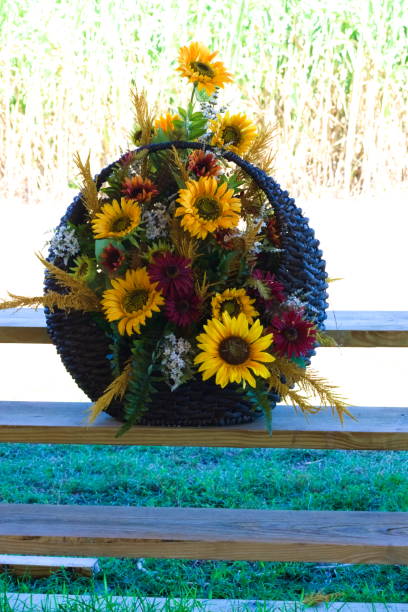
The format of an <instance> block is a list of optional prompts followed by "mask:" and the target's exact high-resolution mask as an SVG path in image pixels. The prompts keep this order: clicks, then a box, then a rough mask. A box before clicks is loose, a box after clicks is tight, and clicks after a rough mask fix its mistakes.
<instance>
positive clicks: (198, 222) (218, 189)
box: [175, 176, 241, 240]
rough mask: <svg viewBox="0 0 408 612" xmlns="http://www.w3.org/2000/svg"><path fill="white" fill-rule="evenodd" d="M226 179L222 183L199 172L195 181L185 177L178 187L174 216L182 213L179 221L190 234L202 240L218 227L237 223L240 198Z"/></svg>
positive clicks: (233, 225) (179, 215)
mask: <svg viewBox="0 0 408 612" xmlns="http://www.w3.org/2000/svg"><path fill="white" fill-rule="evenodd" d="M233 194H234V191H233V190H232V189H228V186H227V183H222V184H221V185H220V184H219V183H217V180H216V179H215V178H214V177H213V176H208V177H207V176H202V177H200V178H199V179H198V181H188V182H187V183H186V188H185V189H180V191H179V198H178V200H177V202H178V203H179V204H180V206H179V208H177V209H176V212H175V216H176V217H182V219H181V225H182V227H183V228H184V229H186V230H187V231H188V232H190V234H191V235H192V236H197V237H198V238H201V239H202V240H204V238H206V237H207V234H208V233H212V232H215V231H216V230H217V229H219V228H224V229H225V228H229V227H236V226H237V225H238V221H239V213H240V212H241V202H240V200H239V198H234V197H233Z"/></svg>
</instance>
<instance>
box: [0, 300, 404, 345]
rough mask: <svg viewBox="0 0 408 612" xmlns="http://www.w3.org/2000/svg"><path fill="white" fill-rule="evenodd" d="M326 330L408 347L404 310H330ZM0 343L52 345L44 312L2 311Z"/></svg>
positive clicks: (348, 338) (353, 339)
mask: <svg viewBox="0 0 408 612" xmlns="http://www.w3.org/2000/svg"><path fill="white" fill-rule="evenodd" d="M326 329H327V332H328V334H329V335H330V336H332V337H333V338H334V339H335V340H336V342H337V343H338V344H339V345H341V346H361V347H363V346H378V347H387V346H399V347H406V346H408V312H405V311H361V312H360V311H347V310H345V311H329V312H328V318H327V322H326ZM0 342H4V343H25V344H33V343H34V344H49V343H50V342H51V340H50V338H49V336H48V334H47V330H46V328H45V319H44V313H43V311H42V309H38V311H35V310H30V309H29V308H22V309H21V310H18V311H15V310H3V311H0Z"/></svg>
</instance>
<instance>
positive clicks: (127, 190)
mask: <svg viewBox="0 0 408 612" xmlns="http://www.w3.org/2000/svg"><path fill="white" fill-rule="evenodd" d="M121 193H122V194H123V195H124V196H125V197H128V198H130V199H131V200H136V201H137V202H150V200H151V199H152V198H153V197H154V196H156V195H157V194H158V193H159V191H158V189H157V187H156V185H155V184H154V183H153V182H152V181H151V180H150V179H147V178H143V177H142V176H140V174H138V175H136V176H132V178H125V180H124V181H123V184H122V188H121Z"/></svg>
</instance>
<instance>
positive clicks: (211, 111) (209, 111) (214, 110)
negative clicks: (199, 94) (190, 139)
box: [198, 89, 227, 143]
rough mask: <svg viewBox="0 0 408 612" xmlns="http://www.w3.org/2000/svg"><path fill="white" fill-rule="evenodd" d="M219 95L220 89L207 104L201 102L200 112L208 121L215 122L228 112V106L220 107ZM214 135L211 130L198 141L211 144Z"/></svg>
mask: <svg viewBox="0 0 408 612" xmlns="http://www.w3.org/2000/svg"><path fill="white" fill-rule="evenodd" d="M218 93H219V92H218V89H216V90H215V92H214V93H213V95H212V96H211V97H210V98H208V100H206V101H205V102H204V101H200V110H201V112H202V113H203V115H204V117H205V118H206V119H207V120H208V121H211V120H215V119H216V118H217V116H218V115H221V114H222V113H225V112H226V110H227V108H226V106H220V107H218ZM212 135H213V133H212V132H211V130H207V132H206V133H205V134H203V135H202V136H200V138H198V141H199V142H205V143H208V142H210V140H211V137H212Z"/></svg>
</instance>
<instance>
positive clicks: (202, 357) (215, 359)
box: [194, 312, 275, 387]
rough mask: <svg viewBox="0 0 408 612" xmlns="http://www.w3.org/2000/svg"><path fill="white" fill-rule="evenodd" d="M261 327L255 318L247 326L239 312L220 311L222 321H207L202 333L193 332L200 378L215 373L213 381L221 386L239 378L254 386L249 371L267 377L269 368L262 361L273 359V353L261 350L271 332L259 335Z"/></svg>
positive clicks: (269, 343)
mask: <svg viewBox="0 0 408 612" xmlns="http://www.w3.org/2000/svg"><path fill="white" fill-rule="evenodd" d="M262 331H263V327H262V325H261V324H260V323H259V319H256V321H255V323H254V324H253V325H252V326H251V327H248V320H247V318H246V317H245V315H244V314H243V313H241V314H239V315H238V317H230V316H229V314H228V313H227V312H224V313H223V315H222V321H218V319H211V320H210V321H208V322H207V325H204V333H202V334H200V335H199V336H197V342H198V348H200V349H201V350H202V352H201V353H199V354H198V355H197V357H196V358H195V360H194V363H196V364H201V365H200V367H199V368H198V371H199V372H202V377H203V380H207V379H208V378H210V377H211V376H214V375H216V378H215V382H216V383H217V385H220V386H221V387H225V386H226V385H227V384H228V383H232V382H236V383H240V382H241V380H242V381H243V383H244V384H245V382H247V383H248V384H249V385H251V387H255V385H256V381H255V378H254V377H253V375H252V372H253V374H255V376H261V377H262V378H268V376H269V371H268V368H267V367H266V366H265V365H264V363H266V362H269V363H270V362H272V361H274V360H275V357H273V356H272V355H271V354H270V353H266V352H265V349H267V348H268V347H269V346H270V345H271V343H272V334H267V335H265V336H262ZM250 370H252V372H250Z"/></svg>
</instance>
